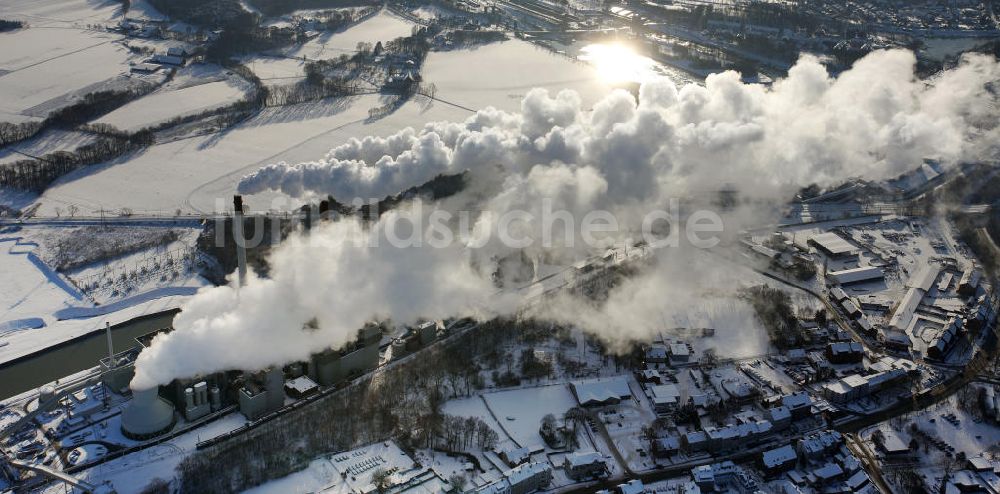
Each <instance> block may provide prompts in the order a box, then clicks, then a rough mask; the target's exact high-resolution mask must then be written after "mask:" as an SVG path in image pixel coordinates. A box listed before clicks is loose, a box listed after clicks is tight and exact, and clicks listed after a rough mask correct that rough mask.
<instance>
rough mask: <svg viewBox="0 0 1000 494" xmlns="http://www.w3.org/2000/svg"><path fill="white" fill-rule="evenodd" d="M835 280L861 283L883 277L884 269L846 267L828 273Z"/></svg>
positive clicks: (843, 283)
mask: <svg viewBox="0 0 1000 494" xmlns="http://www.w3.org/2000/svg"><path fill="white" fill-rule="evenodd" d="M827 276H829V277H830V278H831V279H833V281H836V282H837V283H840V284H841V285H847V284H850V283H859V282H862V281H870V280H880V279H882V277H883V275H882V269H881V268H876V267H875V266H862V267H860V268H852V269H845V270H843V271H831V272H829V273H827ZM932 281H933V280H932Z"/></svg>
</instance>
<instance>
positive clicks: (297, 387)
mask: <svg viewBox="0 0 1000 494" xmlns="http://www.w3.org/2000/svg"><path fill="white" fill-rule="evenodd" d="M285 387H286V388H288V389H292V390H294V391H295V392H297V393H308V392H310V391H312V390H314V389H316V388H317V387H318V385H317V384H316V383H315V382H313V380H312V379H309V377H308V376H299V377H296V378H295V379H291V380H289V381H287V382H286V383H285Z"/></svg>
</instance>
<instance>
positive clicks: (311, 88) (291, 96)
mask: <svg viewBox="0 0 1000 494" xmlns="http://www.w3.org/2000/svg"><path fill="white" fill-rule="evenodd" d="M359 92H361V88H360V87H359V86H358V84H357V83H356V82H352V81H343V80H341V81H338V80H323V81H320V82H318V83H315V82H312V81H310V80H305V81H299V82H297V83H295V84H287V85H284V86H274V87H270V88H268V93H267V106H282V105H294V104H297V103H305V102H307V101H315V100H320V99H324V98H330V97H334V96H350V95H353V94H358V93H359Z"/></svg>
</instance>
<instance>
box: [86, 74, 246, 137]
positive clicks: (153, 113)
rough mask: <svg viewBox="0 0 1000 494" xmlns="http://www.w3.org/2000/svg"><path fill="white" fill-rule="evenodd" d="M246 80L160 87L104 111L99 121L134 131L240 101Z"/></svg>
mask: <svg viewBox="0 0 1000 494" xmlns="http://www.w3.org/2000/svg"><path fill="white" fill-rule="evenodd" d="M242 86H245V84H238V83H235V82H233V81H217V82H209V83H206V84H199V85H196V86H190V87H185V88H182V89H177V90H166V91H157V92H155V93H153V94H150V95H148V96H145V97H143V98H140V99H138V100H136V101H133V102H131V103H129V104H127V105H125V106H122V107H121V108H119V109H117V110H115V111H113V112H111V113H109V114H107V115H105V116H104V117H102V118H101V119H100V120H97V122H96V123H105V124H109V125H112V126H114V127H115V128H117V129H120V130H124V131H128V132H135V131H137V130H141V129H143V128H146V127H150V126H153V125H156V124H158V123H162V122H165V121H168V120H170V119H172V118H176V117H184V116H188V115H195V114H198V113H201V112H203V111H206V110H212V109H215V108H219V107H222V106H225V105H228V104H231V103H235V102H236V101H239V100H240V99H241V98H242V97H243V95H244V94H245V88H244V87H242Z"/></svg>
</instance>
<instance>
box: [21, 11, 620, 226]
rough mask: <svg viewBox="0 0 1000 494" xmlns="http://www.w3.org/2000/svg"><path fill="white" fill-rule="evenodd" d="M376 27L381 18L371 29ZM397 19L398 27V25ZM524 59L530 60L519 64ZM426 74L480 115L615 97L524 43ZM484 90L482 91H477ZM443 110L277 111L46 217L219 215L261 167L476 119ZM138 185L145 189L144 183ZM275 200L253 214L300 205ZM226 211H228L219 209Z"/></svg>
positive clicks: (179, 144)
mask: <svg viewBox="0 0 1000 494" xmlns="http://www.w3.org/2000/svg"><path fill="white" fill-rule="evenodd" d="M383 15H385V16H387V15H388V14H383ZM376 19H379V17H374V18H372V19H369V20H368V21H365V22H366V23H368V22H373V21H375V20H376ZM389 19H394V20H395V18H394V17H391V16H390V17H389ZM398 22H402V21H398ZM341 34H346V32H345V33H341ZM483 50H489V51H488V52H487V51H483ZM484 55H485V56H486V59H495V60H510V62H504V64H503V65H502V66H501V67H499V68H496V67H494V69H497V70H492V69H491V70H486V69H485V67H484V68H483V70H470V67H469V65H468V64H473V63H476V64H483V63H488V62H486V61H480V62H473V61H474V60H482V59H481V58H480V57H483V56H484ZM516 57H522V58H523V60H521V61H520V62H518V61H516V60H515V59H516ZM258 60H260V59H258ZM276 64H277V62H276ZM253 65H254V64H251V66H253ZM426 65H427V67H426V73H427V76H426V77H425V80H426V81H427V82H429V83H434V84H435V85H436V86H437V88H438V90H437V97H438V98H440V99H441V100H443V101H444V102H452V103H457V104H460V105H462V106H465V107H468V108H472V109H478V108H485V107H487V106H495V107H498V108H502V109H506V110H518V109H519V108H520V104H521V98H522V97H523V95H524V94H525V93H527V91H528V90H529V89H530V88H532V87H543V88H546V89H548V90H549V91H550V92H552V93H555V92H558V91H559V90H561V89H565V88H570V89H575V90H578V91H581V94H582V96H583V99H584V103H585V104H591V103H593V102H594V101H595V100H596V99H597V98H599V97H600V96H601V95H602V94H604V92H606V91H607V90H609V88H608V87H607V86H605V85H604V84H603V83H601V82H599V81H598V80H597V79H595V78H593V69H592V68H590V66H588V65H585V64H582V63H576V62H573V61H571V60H569V59H568V58H565V57H563V56H560V55H557V54H554V53H551V52H548V51H545V50H541V49H539V48H536V47H534V46H533V45H531V44H529V43H526V42H522V41H508V42H505V43H496V44H493V45H488V46H485V47H480V48H478V49H475V50H456V51H451V52H445V53H432V54H431V55H430V57H429V58H428V62H427V64H426ZM518 67H529V68H528V69H521V68H518ZM273 69H274V70H275V72H274V76H276V77H285V76H283V75H279V74H288V73H290V72H287V71H289V70H291V66H290V65H288V64H287V63H285V62H281V63H280V64H278V65H275V66H274V67H273ZM266 70H269V69H267V68H266V66H264V67H263V68H261V67H259V68H258V71H259V75H261V76H263V75H265V73H266V72H264V71H266ZM588 78H590V79H588ZM476 85H479V86H480V89H475V87H476ZM141 102H142V100H139V101H138V102H136V103H141ZM444 102H428V101H426V99H424V98H420V97H417V98H415V99H413V100H412V101H410V102H408V103H406V104H404V105H403V106H402V107H400V108H399V109H398V110H396V111H395V112H394V113H392V114H391V115H389V116H387V117H385V118H382V119H379V120H376V121H369V120H367V117H368V109H370V108H373V107H377V106H380V105H381V97H380V96H378V95H366V96H359V97H352V98H331V99H327V100H323V101H319V102H311V103H305V104H301V105H291V106H287V107H279V108H268V109H266V110H265V111H264V112H262V113H261V114H259V115H257V116H255V117H253V118H251V119H250V120H248V121H247V122H244V123H242V124H240V125H238V126H236V127H233V128H231V129H229V130H227V131H226V132H223V133H220V134H215V135H208V136H200V137H194V138H190V139H184V140H178V141H174V142H167V143H163V144H158V145H155V146H152V147H150V148H149V149H146V150H145V151H144V152H142V153H139V154H137V155H134V156H127V157H123V158H119V159H117V160H113V161H111V162H109V163H106V164H104V165H97V166H93V167H90V168H87V169H84V170H81V171H80V172H78V173H74V174H70V175H69V176H66V177H63V178H62V179H61V180H59V181H57V182H56V184H54V185H53V186H52V187H51V188H50V189H48V190H47V191H46V192H45V193H44V194H43V195H42V197H41V199H40V202H41V208H40V214H52V212H53V208H54V207H56V205H57V204H58V205H60V206H62V207H65V206H66V204H77V205H79V206H81V207H82V208H90V209H97V208H99V207H102V206H103V207H112V208H122V207H128V208H131V209H133V210H134V211H136V212H153V213H169V214H172V213H173V212H175V211H176V210H178V209H179V210H181V211H182V212H210V211H215V210H216V209H218V208H217V202H218V200H219V199H224V198H225V197H227V196H229V195H231V194H232V193H233V191H234V190H235V187H236V184H237V182H238V181H239V179H240V178H241V177H242V176H243V175H245V174H247V173H250V172H251V171H254V170H256V169H257V168H260V167H262V166H265V165H268V164H272V163H277V162H280V161H286V162H288V163H298V162H303V161H310V160H315V159H319V158H322V157H323V156H324V155H325V154H326V153H327V152H328V151H329V150H330V149H332V148H334V147H336V146H338V145H340V144H342V143H344V142H345V141H346V140H347V139H349V138H351V137H358V138H361V137H364V136H368V135H379V136H384V135H389V134H393V133H395V132H397V131H399V130H400V129H402V128H405V127H414V128H420V127H422V126H423V125H424V124H425V123H427V122H433V121H442V120H444V121H461V120H464V119H465V118H467V117H468V116H470V115H471V113H470V112H469V111H468V110H465V109H462V108H459V107H456V106H453V105H449V104H447V103H444ZM128 118H138V117H131V116H130V117H128ZM137 177H142V179H141V180H137ZM121 183H130V184H132V186H131V187H129V188H128V189H122V188H119V187H117V184H121ZM272 198H273V196H262V197H260V198H257V199H256V201H257V203H254V202H251V204H250V206H251V207H252V208H260V209H270V208H272V207H274V208H278V209H285V210H288V209H291V208H293V207H296V206H297V205H298V203H294V204H293V203H288V202H286V203H275V204H272V203H271V199H272ZM253 200H254V199H253V198H251V201H253ZM261 202H262V203H261ZM225 203H228V202H227V201H223V202H222V203H220V204H225Z"/></svg>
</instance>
